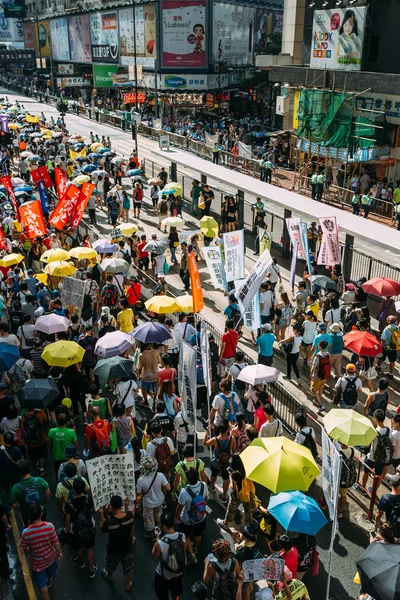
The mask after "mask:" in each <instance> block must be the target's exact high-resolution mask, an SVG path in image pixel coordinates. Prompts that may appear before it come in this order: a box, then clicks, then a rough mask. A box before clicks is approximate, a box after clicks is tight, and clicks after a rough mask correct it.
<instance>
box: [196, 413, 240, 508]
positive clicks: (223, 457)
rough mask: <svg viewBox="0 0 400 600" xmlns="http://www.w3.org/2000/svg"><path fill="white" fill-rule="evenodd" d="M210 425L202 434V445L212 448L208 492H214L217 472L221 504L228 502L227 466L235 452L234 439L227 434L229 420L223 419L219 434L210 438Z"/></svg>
mask: <svg viewBox="0 0 400 600" xmlns="http://www.w3.org/2000/svg"><path fill="white" fill-rule="evenodd" d="M209 436H210V427H207V429H206V434H205V436H204V442H203V443H204V446H206V447H211V448H213V457H212V459H211V465H210V466H211V483H210V485H209V490H210V492H215V482H216V481H217V477H218V474H219V473H220V474H221V477H222V494H220V495H219V497H220V499H221V501H222V502H223V504H226V503H227V502H228V497H227V493H228V488H229V472H228V466H229V461H230V458H231V456H232V454H235V452H236V439H235V438H234V437H231V436H230V435H229V421H226V420H225V421H223V422H222V423H220V425H219V434H218V435H217V436H215V437H212V438H210V437H209Z"/></svg>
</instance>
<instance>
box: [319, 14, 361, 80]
mask: <svg viewBox="0 0 400 600" xmlns="http://www.w3.org/2000/svg"><path fill="white" fill-rule="evenodd" d="M366 15H367V7H366V6H360V7H358V8H357V7H355V6H353V7H352V8H351V9H346V8H334V9H332V10H316V11H315V12H314V22H313V34H312V42H311V59H310V67H311V68H313V69H343V70H345V71H359V70H360V69H361V59H362V50H363V43H364V33H365V21H366Z"/></svg>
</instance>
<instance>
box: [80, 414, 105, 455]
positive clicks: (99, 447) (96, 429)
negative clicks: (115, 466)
mask: <svg viewBox="0 0 400 600" xmlns="http://www.w3.org/2000/svg"><path fill="white" fill-rule="evenodd" d="M92 418H93V421H92V423H89V424H88V425H86V428H85V449H86V451H87V452H88V453H89V454H90V457H91V458H94V457H96V456H103V455H104V454H111V427H110V423H109V422H108V421H107V420H106V419H101V418H100V408H99V407H98V406H93V407H92Z"/></svg>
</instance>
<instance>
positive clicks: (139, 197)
mask: <svg viewBox="0 0 400 600" xmlns="http://www.w3.org/2000/svg"><path fill="white" fill-rule="evenodd" d="M133 200H134V202H141V201H142V200H143V190H142V188H135V195H134V198H133Z"/></svg>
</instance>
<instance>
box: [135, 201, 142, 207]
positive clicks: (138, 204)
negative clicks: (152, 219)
mask: <svg viewBox="0 0 400 600" xmlns="http://www.w3.org/2000/svg"><path fill="white" fill-rule="evenodd" d="M133 208H142V203H141V202H134V203H133Z"/></svg>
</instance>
